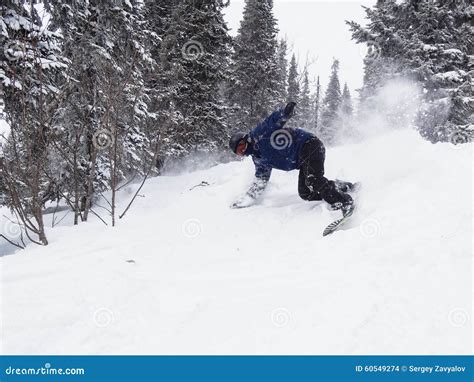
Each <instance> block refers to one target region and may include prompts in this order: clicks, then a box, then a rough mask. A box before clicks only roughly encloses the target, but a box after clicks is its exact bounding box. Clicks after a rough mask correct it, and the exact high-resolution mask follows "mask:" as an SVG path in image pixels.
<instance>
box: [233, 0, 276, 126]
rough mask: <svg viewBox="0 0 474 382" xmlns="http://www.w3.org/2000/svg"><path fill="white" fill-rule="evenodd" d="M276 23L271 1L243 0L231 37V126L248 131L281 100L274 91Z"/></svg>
mask: <svg viewBox="0 0 474 382" xmlns="http://www.w3.org/2000/svg"><path fill="white" fill-rule="evenodd" d="M277 32H278V30H277V24H276V19H275V17H274V15H273V1H272V0H259V1H255V0H246V1H245V8H244V14H243V19H242V21H241V23H240V27H239V30H238V34H237V37H236V38H235V40H234V52H233V56H232V62H233V65H232V81H231V84H230V88H231V89H232V90H231V95H230V100H231V104H232V106H233V107H234V108H235V109H236V112H235V113H233V117H232V125H233V127H234V128H235V129H236V130H248V129H250V128H252V127H253V126H254V125H255V124H256V123H258V122H260V120H261V119H262V118H263V117H265V116H266V114H267V113H269V112H271V111H272V110H273V109H274V108H275V107H276V106H277V105H278V104H280V103H281V102H282V100H281V99H279V97H280V94H279V91H278V78H279V76H278V59H277V47H278V41H277Z"/></svg>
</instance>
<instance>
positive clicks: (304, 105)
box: [298, 68, 312, 130]
mask: <svg viewBox="0 0 474 382" xmlns="http://www.w3.org/2000/svg"><path fill="white" fill-rule="evenodd" d="M298 113H299V115H298V122H299V126H300V127H301V128H302V129H306V130H309V129H311V120H312V109H311V91H310V88H309V78H308V69H307V68H305V71H304V75H303V88H302V89H301V94H300V107H299V111H298Z"/></svg>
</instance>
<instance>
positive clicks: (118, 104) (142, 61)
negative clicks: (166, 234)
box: [50, 0, 153, 223]
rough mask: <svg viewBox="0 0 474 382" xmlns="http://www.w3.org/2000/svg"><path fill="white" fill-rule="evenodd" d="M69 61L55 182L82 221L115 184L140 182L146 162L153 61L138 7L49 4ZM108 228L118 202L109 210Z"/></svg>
mask: <svg viewBox="0 0 474 382" xmlns="http://www.w3.org/2000/svg"><path fill="white" fill-rule="evenodd" d="M51 3H52V6H51V7H50V11H51V13H52V15H53V20H54V23H55V24H56V25H58V26H59V27H60V28H61V31H62V34H63V35H64V38H65V43H64V44H63V46H62V50H63V54H64V55H65V56H67V57H68V59H69V60H70V64H69V69H68V71H69V80H68V82H67V83H66V84H64V87H65V88H66V89H68V90H67V91H68V97H67V98H66V99H65V100H64V102H63V103H62V104H61V113H60V116H59V117H58V119H57V121H56V125H55V128H56V135H57V136H58V139H60V143H59V144H57V145H56V146H55V149H56V150H57V155H56V158H57V164H56V166H55V167H57V168H58V169H59V171H56V175H55V178H56V179H55V181H56V183H58V184H60V187H61V188H62V193H63V195H68V198H67V200H68V202H69V203H70V204H71V206H72V207H73V209H74V211H75V222H76V223H77V222H78V218H79V216H80V217H81V219H82V220H87V218H88V214H89V212H90V210H91V207H92V204H93V201H94V199H95V198H97V197H98V196H99V195H100V193H101V192H103V191H105V190H107V189H111V190H112V198H114V197H115V190H116V189H117V187H118V184H119V182H121V181H123V180H125V179H128V178H130V177H133V176H136V175H142V174H143V170H144V167H145V162H146V160H147V159H148V160H150V159H151V156H152V154H151V152H150V151H149V146H150V144H149V142H148V140H147V138H146V136H145V134H144V132H143V131H142V130H143V128H144V126H145V125H146V122H147V120H148V119H149V118H152V114H151V113H150V112H149V110H148V104H149V93H148V89H147V88H146V86H145V79H144V76H145V73H146V72H147V70H148V68H149V67H150V66H151V65H152V63H153V61H152V59H151V57H150V55H149V47H148V46H147V43H148V42H149V41H150V35H151V36H153V34H150V33H149V32H148V30H147V29H146V28H145V25H146V24H145V20H144V8H143V4H142V2H140V1H136V0H133V1H126V2H123V3H120V2H114V1H107V2H102V1H97V2H96V1H90V2H77V3H72V5H70V4H69V3H68V2H66V1H62V0H58V1H54V2H51ZM111 206H112V209H111V211H110V213H111V216H112V223H114V218H115V203H113V200H112V203H111Z"/></svg>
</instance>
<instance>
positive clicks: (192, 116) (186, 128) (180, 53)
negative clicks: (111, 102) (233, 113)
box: [160, 0, 231, 157]
mask: <svg viewBox="0 0 474 382" xmlns="http://www.w3.org/2000/svg"><path fill="white" fill-rule="evenodd" d="M224 6H225V5H224V4H223V2H222V1H218V0H213V1H205V0H184V1H181V2H180V3H179V4H178V5H176V6H175V9H174V12H173V15H172V19H171V22H170V25H169V27H168V29H167V31H166V35H165V37H164V38H163V42H162V49H161V51H160V56H161V58H160V70H162V72H163V73H162V79H163V80H164V82H163V83H162V84H163V86H164V90H163V100H162V102H163V103H165V104H168V105H170V114H169V116H168V118H169V120H168V123H167V126H166V130H165V138H164V140H163V143H164V146H165V149H166V151H167V154H168V155H169V156H172V157H184V156H187V155H188V154H190V153H194V152H201V153H209V152H218V151H220V150H221V149H223V148H224V146H226V144H227V142H228V137H229V131H228V127H227V123H226V114H227V110H226V105H225V104H224V94H223V83H224V82H225V81H226V80H227V79H228V76H229V74H228V71H229V68H228V67H229V55H230V42H231V40H230V37H229V35H228V28H227V25H226V23H225V21H224V18H223V13H222V9H223V7H224Z"/></svg>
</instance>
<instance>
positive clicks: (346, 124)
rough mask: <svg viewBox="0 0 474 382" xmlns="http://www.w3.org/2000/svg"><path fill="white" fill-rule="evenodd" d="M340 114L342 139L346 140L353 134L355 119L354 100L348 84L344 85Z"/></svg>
mask: <svg viewBox="0 0 474 382" xmlns="http://www.w3.org/2000/svg"><path fill="white" fill-rule="evenodd" d="M339 114H340V115H339V119H340V121H341V122H340V123H341V127H340V129H341V130H340V137H341V138H345V137H347V136H349V135H350V134H351V130H352V128H351V127H352V117H353V116H352V114H353V105H352V98H351V93H350V91H349V87H348V86H347V83H344V88H343V91H342V97H341V106H340V110H339Z"/></svg>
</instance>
